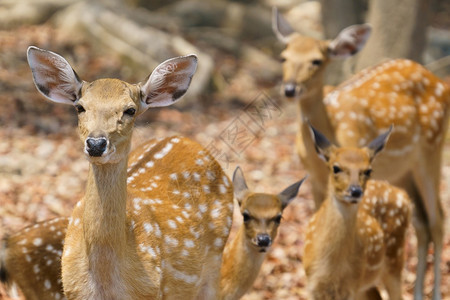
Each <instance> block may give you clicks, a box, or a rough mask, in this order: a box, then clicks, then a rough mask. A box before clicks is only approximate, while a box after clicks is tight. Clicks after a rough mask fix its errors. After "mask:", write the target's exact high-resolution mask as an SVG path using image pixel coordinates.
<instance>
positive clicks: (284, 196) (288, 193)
mask: <svg viewBox="0 0 450 300" xmlns="http://www.w3.org/2000/svg"><path fill="white" fill-rule="evenodd" d="M307 177H308V176H306V177H305V178H303V179H302V180H300V181H297V182H296V183H294V184H291V185H290V186H288V187H287V188H285V189H284V190H283V191H282V192H281V193H279V194H278V198H280V200H281V208H282V209H285V208H286V206H288V205H289V203H291V201H292V200H294V198H295V197H296V196H297V194H298V190H299V189H300V186H301V185H302V183H303V181H305V179H306V178H307Z"/></svg>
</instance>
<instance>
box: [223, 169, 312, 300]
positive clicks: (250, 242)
mask: <svg viewBox="0 0 450 300" xmlns="http://www.w3.org/2000/svg"><path fill="white" fill-rule="evenodd" d="M303 181H304V179H302V180H300V181H298V182H296V183H294V184H292V185H290V186H289V187H287V188H286V189H285V190H283V191H282V192H281V193H280V194H278V195H272V194H265V193H253V192H251V191H249V190H248V187H247V183H246V181H245V178H244V174H243V173H242V171H241V169H240V168H239V167H238V168H236V170H235V172H234V176H233V187H234V195H235V198H236V200H237V202H238V203H239V208H240V212H241V214H242V216H243V224H242V225H241V226H240V227H239V230H238V232H237V234H236V236H235V237H234V238H233V239H232V240H231V241H229V242H228V243H227V245H226V246H225V250H224V255H223V262H222V268H221V281H220V299H223V300H234V299H240V298H241V297H242V296H243V295H244V294H245V293H246V292H247V291H248V290H249V289H250V288H251V287H252V285H253V283H254V282H255V280H256V278H257V277H258V273H259V270H260V269H261V265H262V263H263V262H264V259H265V257H266V255H267V251H268V250H269V247H270V246H271V245H272V243H273V240H274V239H275V237H276V235H277V232H278V227H279V225H280V222H281V216H282V212H283V210H284V209H285V208H286V207H287V206H288V205H289V203H290V202H291V201H292V200H293V199H294V198H295V197H296V196H297V193H298V190H299V188H300V186H301V184H302V183H303Z"/></svg>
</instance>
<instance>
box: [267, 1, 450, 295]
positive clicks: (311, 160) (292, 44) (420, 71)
mask: <svg viewBox="0 0 450 300" xmlns="http://www.w3.org/2000/svg"><path fill="white" fill-rule="evenodd" d="M273 13H274V14H273V28H274V31H275V33H276V35H277V36H278V38H279V39H280V40H281V41H282V42H283V43H285V44H286V49H285V50H284V51H283V52H282V53H281V57H282V59H283V85H284V94H285V95H286V96H287V97H289V98H294V97H295V98H297V99H298V106H299V118H298V123H299V131H298V134H297V152H298V153H299V156H300V159H301V161H302V163H303V165H304V166H305V169H306V170H307V171H308V173H309V174H310V176H311V183H312V191H313V196H314V200H315V203H316V207H317V208H318V207H319V206H320V204H321V203H322V201H323V200H324V199H325V192H326V191H327V188H326V186H327V178H328V168H327V166H326V164H325V163H324V162H323V161H322V160H321V159H319V158H318V157H317V156H316V155H315V151H314V141H313V140H312V138H311V135H310V132H309V125H308V124H307V122H306V120H309V121H310V122H311V123H312V124H313V125H314V126H315V127H316V128H317V129H319V130H320V131H321V132H322V133H323V134H324V135H326V136H328V137H329V138H330V139H331V141H332V142H334V143H336V144H339V145H341V146H353V147H362V146H364V145H366V143H367V142H368V141H370V140H372V139H374V138H375V137H376V136H377V135H378V134H380V133H381V132H383V131H385V130H386V129H387V128H388V127H389V126H390V125H391V124H394V126H395V127H394V130H393V132H392V137H393V139H392V142H391V143H389V144H388V145H387V147H386V149H385V151H383V153H381V154H380V156H379V157H378V158H377V160H376V161H375V162H374V165H373V169H374V174H373V175H374V178H375V179H386V180H388V181H389V182H390V183H392V184H395V185H397V186H400V187H402V188H404V189H405V190H406V191H407V192H408V195H409V196H410V198H411V199H412V200H413V202H414V204H415V210H414V217H415V218H414V219H413V223H414V227H415V229H416V233H417V239H418V264H417V279H416V285H415V290H414V295H415V299H421V298H422V290H423V283H424V277H425V271H426V256H427V248H428V245H429V243H430V242H432V243H433V244H434V291H433V299H440V298H441V295H440V281H441V280H440V278H441V275H440V262H441V253H442V247H443V235H444V232H443V231H444V229H443V221H444V219H443V211H442V204H441V201H440V195H439V184H440V180H441V173H440V172H441V171H440V167H441V160H442V151H443V145H444V137H445V135H446V132H447V129H448V119H449V113H450V88H449V86H448V85H447V84H446V83H445V82H444V81H442V80H440V79H439V78H437V77H436V76H434V75H433V74H431V73H430V72H429V71H428V70H426V69H425V68H424V67H423V66H421V65H420V64H417V63H415V62H412V61H409V60H405V59H396V60H390V61H387V62H384V63H381V64H379V65H377V66H375V67H373V68H368V69H366V70H363V71H361V72H359V73H357V74H355V75H354V76H353V77H352V78H350V79H349V80H348V81H346V82H344V83H342V84H341V85H339V86H338V87H336V88H335V89H334V90H332V91H331V92H330V93H328V94H327V95H326V96H325V98H324V92H323V77H324V71H325V69H326V66H327V63H328V62H329V61H330V60H332V59H334V58H346V57H350V56H352V55H354V54H356V53H358V51H359V50H361V49H362V47H363V46H364V44H365V42H366V40H367V39H368V37H369V35H370V32H371V29H370V26H369V25H367V24H364V25H353V26H350V27H348V28H345V29H343V30H342V31H341V33H340V34H339V35H338V36H337V37H336V38H335V39H334V40H332V41H329V40H327V41H322V40H317V39H313V38H310V37H306V36H302V35H300V34H298V33H296V32H294V31H293V30H292V28H291V27H290V25H289V24H288V23H287V21H286V20H284V18H283V17H282V16H281V15H280V14H279V13H278V11H277V10H276V9H274V11H273Z"/></svg>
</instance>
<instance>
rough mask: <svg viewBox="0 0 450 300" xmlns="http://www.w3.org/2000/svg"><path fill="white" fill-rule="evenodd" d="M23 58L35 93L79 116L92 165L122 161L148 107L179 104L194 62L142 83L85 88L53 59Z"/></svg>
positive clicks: (41, 53) (165, 67)
mask: <svg viewBox="0 0 450 300" xmlns="http://www.w3.org/2000/svg"><path fill="white" fill-rule="evenodd" d="M27 54H28V63H29V65H30V68H31V71H32V74H33V79H34V83H35V85H36V87H37V89H38V90H39V92H40V93H41V94H43V95H44V96H45V97H46V98H47V99H49V100H51V101H53V102H58V103H63V104H69V105H73V106H74V107H75V109H76V110H77V112H78V130H79V135H80V138H81V140H82V142H83V143H84V153H85V154H86V156H87V158H88V160H89V161H90V162H91V163H94V164H108V163H109V164H110V163H117V162H119V161H120V160H122V159H124V158H126V156H127V155H128V152H129V148H130V140H131V132H132V128H133V125H134V122H135V119H136V117H137V116H138V115H139V114H141V113H143V112H144V111H146V110H147V109H148V108H150V107H161V106H168V105H171V104H173V103H175V102H176V101H177V100H178V99H180V97H181V96H183V95H184V93H185V92H186V90H187V88H188V87H189V84H190V82H191V79H192V76H193V75H194V73H195V70H196V67H197V57H196V56H195V55H188V56H182V57H177V58H172V59H169V60H166V61H165V62H163V63H161V64H160V65H159V66H157V67H156V68H155V70H154V71H153V72H152V73H151V74H150V76H149V77H148V79H147V80H145V81H144V82H142V83H138V84H129V83H127V82H124V81H122V80H118V79H99V80H95V81H93V82H86V81H82V80H80V78H79V77H78V75H77V73H76V72H75V71H74V70H73V69H72V67H71V66H70V65H69V63H68V62H67V61H66V60H65V59H64V58H63V57H61V56H60V55H58V54H56V53H53V52H51V51H46V50H42V49H39V48H37V47H29V48H28V53H27Z"/></svg>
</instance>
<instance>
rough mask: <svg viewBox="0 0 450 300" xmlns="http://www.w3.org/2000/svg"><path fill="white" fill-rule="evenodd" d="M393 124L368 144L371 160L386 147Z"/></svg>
mask: <svg viewBox="0 0 450 300" xmlns="http://www.w3.org/2000/svg"><path fill="white" fill-rule="evenodd" d="M392 128H393V126H392V125H391V127H389V129H388V130H387V131H386V132H384V133H382V134H380V135H379V136H377V137H376V138H375V139H374V140H373V141H372V142H370V144H369V145H368V146H367V148H368V149H369V153H370V161H372V160H373V159H374V158H375V156H376V155H377V154H378V153H379V152H380V151H381V150H383V149H384V146H386V143H387V141H388V139H389V137H390V135H391V132H392Z"/></svg>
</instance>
